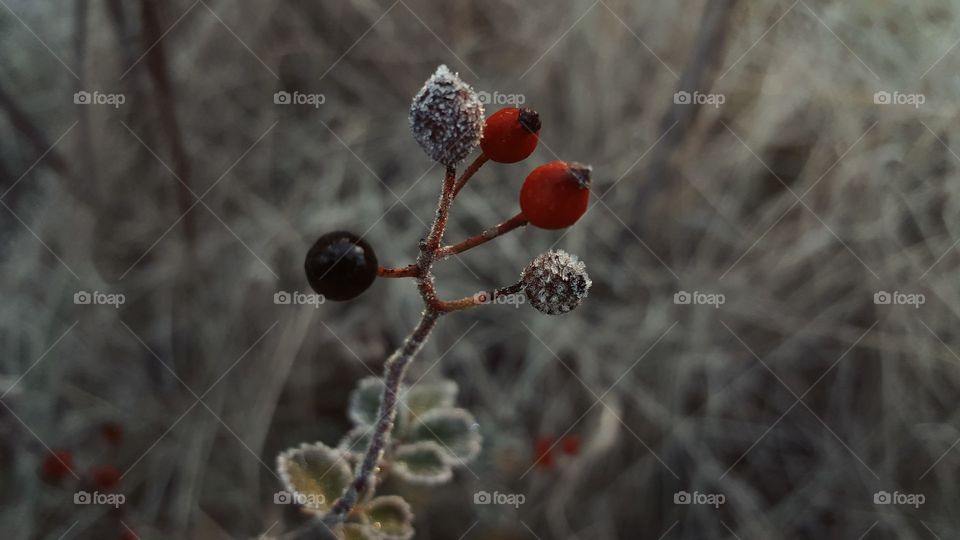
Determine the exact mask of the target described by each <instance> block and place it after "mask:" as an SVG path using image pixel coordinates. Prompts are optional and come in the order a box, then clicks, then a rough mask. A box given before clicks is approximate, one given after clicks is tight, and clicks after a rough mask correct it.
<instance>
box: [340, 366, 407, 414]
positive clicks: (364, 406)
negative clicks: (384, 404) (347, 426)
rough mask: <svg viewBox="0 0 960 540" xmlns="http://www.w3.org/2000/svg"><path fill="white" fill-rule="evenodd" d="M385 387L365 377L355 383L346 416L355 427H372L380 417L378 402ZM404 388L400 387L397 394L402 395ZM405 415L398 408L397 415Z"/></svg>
mask: <svg viewBox="0 0 960 540" xmlns="http://www.w3.org/2000/svg"><path fill="white" fill-rule="evenodd" d="M385 388H386V385H385V384H384V383H383V381H382V380H380V379H378V378H376V377H366V378H363V379H361V380H360V382H358V383H357V386H356V388H354V389H353V391H352V392H350V402H349V404H348V406H347V416H348V417H349V418H350V420H352V421H353V423H354V424H355V425H357V426H372V425H375V424H376V423H377V419H378V418H379V417H380V400H381V399H382V398H383V391H384V389H385ZM405 391H406V387H405V386H403V385H401V386H400V390H399V393H400V395H403V393H404V392H405ZM403 414H405V412H404V408H403V407H399V408H398V410H397V415H398V416H401V415H403Z"/></svg>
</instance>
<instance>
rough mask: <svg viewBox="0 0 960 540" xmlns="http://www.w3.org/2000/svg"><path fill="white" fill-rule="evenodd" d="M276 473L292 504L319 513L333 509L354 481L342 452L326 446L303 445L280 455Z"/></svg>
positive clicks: (321, 444) (315, 444)
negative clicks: (289, 495) (334, 504)
mask: <svg viewBox="0 0 960 540" xmlns="http://www.w3.org/2000/svg"><path fill="white" fill-rule="evenodd" d="M277 471H278V472H279V473H280V477H281V478H282V479H283V483H284V485H285V486H286V489H287V491H288V492H289V493H290V494H291V495H292V496H293V497H292V499H293V502H295V503H297V504H300V505H302V506H304V507H305V508H307V509H309V510H312V511H314V512H317V513H320V514H325V513H327V512H328V511H329V510H330V507H331V506H332V505H333V503H334V501H336V500H337V499H338V498H339V497H340V496H341V495H342V494H343V492H344V491H345V490H346V489H347V486H348V485H349V484H350V482H351V481H352V480H353V474H352V472H351V471H350V466H349V465H348V464H347V461H346V459H344V456H343V453H342V452H340V451H339V450H334V449H333V448H330V447H329V446H326V445H324V444H323V443H314V444H306V443H304V444H302V445H300V447H299V448H291V449H289V450H287V451H285V452H283V453H281V454H280V455H279V456H277Z"/></svg>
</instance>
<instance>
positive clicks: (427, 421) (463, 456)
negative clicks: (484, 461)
mask: <svg viewBox="0 0 960 540" xmlns="http://www.w3.org/2000/svg"><path fill="white" fill-rule="evenodd" d="M417 420H418V421H417V422H416V423H415V424H414V425H413V427H412V428H411V437H410V438H409V440H410V442H414V441H434V442H436V443H437V444H439V445H440V448H441V449H442V450H443V453H444V459H445V461H446V462H447V463H448V464H450V465H462V464H465V463H466V462H468V461H471V460H472V459H473V458H475V457H477V454H478V453H480V442H481V440H482V439H481V437H480V432H479V431H478V430H477V427H476V420H474V418H473V415H472V414H470V413H469V412H468V411H466V410H464V409H450V408H445V409H433V410H432V411H429V412H427V413H425V414H424V415H423V416H421V417H419V418H418V419H417Z"/></svg>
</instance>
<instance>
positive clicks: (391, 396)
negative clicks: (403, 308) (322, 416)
mask: <svg viewBox="0 0 960 540" xmlns="http://www.w3.org/2000/svg"><path fill="white" fill-rule="evenodd" d="M439 318H440V313H439V312H436V311H433V310H429V309H428V310H427V311H424V312H423V316H422V317H421V318H420V323H419V324H417V326H416V328H414V329H413V332H411V333H410V335H409V336H407V339H406V340H404V342H403V345H401V346H400V348H399V349H397V350H396V351H394V353H393V354H391V355H390V357H389V358H388V359H387V362H386V364H385V365H384V389H383V396H382V398H381V401H380V413H379V417H378V418H377V424H376V426H375V428H374V432H373V437H372V438H371V440H370V445H369V446H367V451H366V453H365V454H364V456H363V461H362V462H361V463H360V467H359V469H357V475H356V477H355V478H354V480H353V483H351V484H350V487H349V488H347V491H346V492H345V493H344V494H343V495H342V496H341V497H340V499H338V500H337V502H336V504H334V506H333V508H332V509H331V511H330V513H331V517H333V518H334V521H342V520H343V519H344V518H345V517H346V515H347V514H349V513H350V511H351V510H352V509H353V507H354V505H356V504H357V500H358V499H359V497H360V494H361V493H364V492H365V491H367V490H368V489H369V490H372V489H373V483H372V481H371V480H372V476H373V474H374V472H375V471H376V468H377V464H378V463H379V462H380V458H381V457H382V456H383V451H384V449H385V448H386V446H387V444H389V441H390V431H391V430H392V429H393V422H394V420H395V419H396V416H397V403H398V402H397V392H399V389H400V382H401V381H402V380H403V375H404V373H406V371H407V366H408V365H410V362H411V361H412V360H413V358H414V356H416V354H417V353H418V352H419V351H420V349H421V348H422V347H423V343H424V342H425V341H426V340H427V337H428V336H429V335H430V331H431V330H433V328H434V326H436V324H437V320H438V319H439Z"/></svg>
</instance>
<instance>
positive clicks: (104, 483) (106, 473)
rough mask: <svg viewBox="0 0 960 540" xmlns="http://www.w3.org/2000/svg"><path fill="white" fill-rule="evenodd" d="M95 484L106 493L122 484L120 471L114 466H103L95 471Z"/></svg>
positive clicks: (93, 474)
mask: <svg viewBox="0 0 960 540" xmlns="http://www.w3.org/2000/svg"><path fill="white" fill-rule="evenodd" d="M92 476H93V484H94V485H95V486H97V489H102V490H104V491H106V490H110V489H113V488H114V487H116V485H117V484H119V483H120V476H121V475H120V470H119V469H117V468H116V467H114V466H113V465H101V466H99V467H97V468H96V469H94V470H93V473H92Z"/></svg>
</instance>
